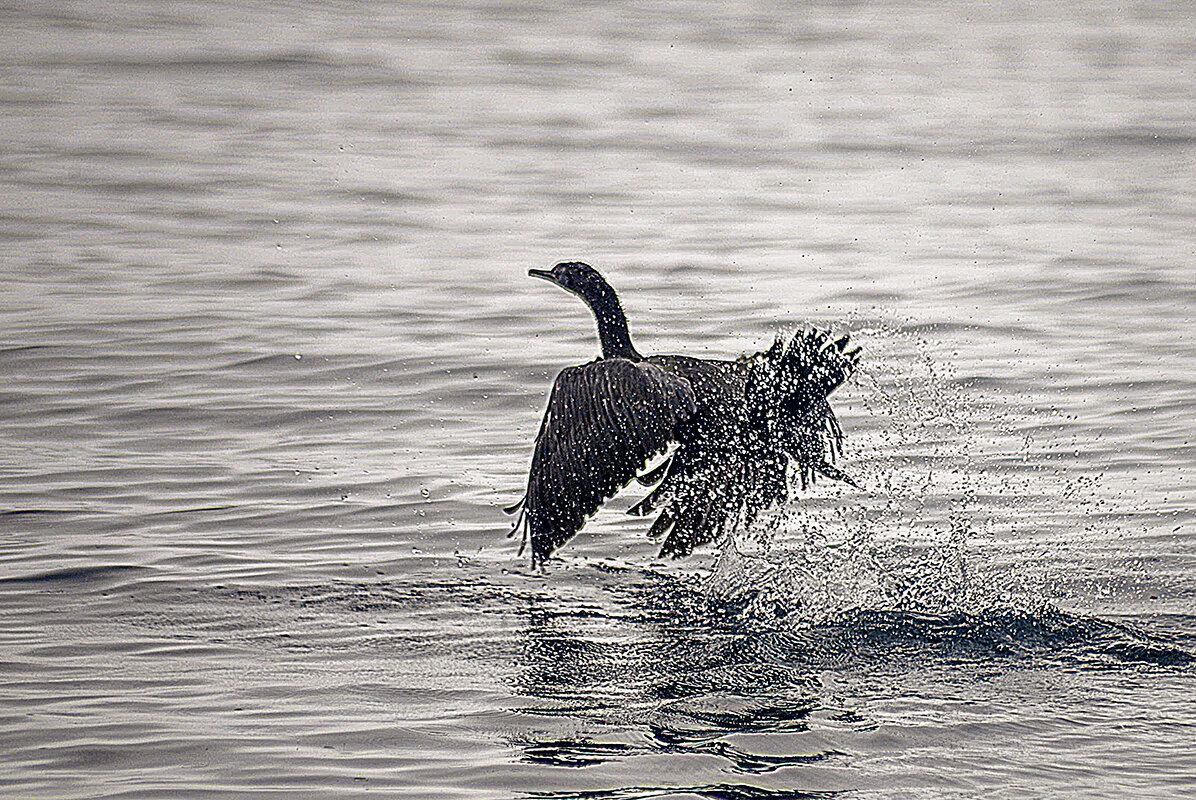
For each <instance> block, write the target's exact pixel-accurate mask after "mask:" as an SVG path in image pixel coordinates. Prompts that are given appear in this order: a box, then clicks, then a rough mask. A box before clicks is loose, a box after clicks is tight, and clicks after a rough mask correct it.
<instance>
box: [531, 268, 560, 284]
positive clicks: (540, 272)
mask: <svg viewBox="0 0 1196 800" xmlns="http://www.w3.org/2000/svg"><path fill="white" fill-rule="evenodd" d="M527 274H528V275H531V276H532V277H533V278H543V279H544V280H546V281H552V282H553V283H556V278H554V277H553V276H552V272H550V271H549V270H546V269H529V270H528V271H527Z"/></svg>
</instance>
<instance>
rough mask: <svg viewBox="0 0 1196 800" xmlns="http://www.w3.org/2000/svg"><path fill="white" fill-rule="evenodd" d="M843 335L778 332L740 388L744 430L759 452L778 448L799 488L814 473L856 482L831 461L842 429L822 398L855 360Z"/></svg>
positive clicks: (857, 353) (857, 356)
mask: <svg viewBox="0 0 1196 800" xmlns="http://www.w3.org/2000/svg"><path fill="white" fill-rule="evenodd" d="M848 344H849V337H848V336H843V337H841V338H839V339H832V338H831V335H830V334H829V333H828V332H826V331H822V330H818V329H810V330H804V331H799V332H797V333H796V334H793V335H792V336H789V337H786V336H778V337H777V338H776V341H774V342H773V345H772V347H770V348H769V349H768V350H766V351H765V352H763V353H759V354H757V355H756V356H754V357H753V358H752V363H751V371H750V373H749V375H748V379H747V384H746V386H745V387H744V400H745V403H744V413H745V415H746V418H745V420H744V422H745V426H744V427H745V429H746V430H745V432H746V434H747V437H748V438H749V439H751V440H753V444H755V445H756V446H758V447H760V448H761V449H762V450H763V451H765V452H776V451H777V450H780V451H782V452H784V453H785V454H787V455H788V456H790V457H791V458H792V459H793V460H794V461H796V462H797V466H798V475H799V476H800V479H801V485H802V488H803V489H804V488H806V487H807V486H808V485H809V484H811V483H813V482H814V478H815V475H825V476H826V477H828V478H831V479H833V480H838V481H844V482H846V483H849V484H851V485H852V486H856V485H857V484H856V482H855V481H853V480H852V479H851V478H850V477H849V476H848V475H847V474H846V473H844V472H843V471H842V470H840V469H839V468H838V467H836V466H835V465H834V462H835V460H836V459H837V458H838V457H839V452H840V447H841V445H842V443H843V429H842V428H840V427H839V421H838V420H837V419H836V418H835V412H834V411H833V410H832V409H831V406H830V403H829V402H828V401H827V397H828V396H829V395H830V394H831V392H833V391H834V390H835V389H837V388H838V387H839V386H840V385H841V384H842V383H843V382H844V381H846V380H847V379H848V378H849V377H851V373H852V372H853V371H854V370H855V366H856V364H857V363H858V362H859V359H860V349H859V348H858V347H856V348H851V349H848Z"/></svg>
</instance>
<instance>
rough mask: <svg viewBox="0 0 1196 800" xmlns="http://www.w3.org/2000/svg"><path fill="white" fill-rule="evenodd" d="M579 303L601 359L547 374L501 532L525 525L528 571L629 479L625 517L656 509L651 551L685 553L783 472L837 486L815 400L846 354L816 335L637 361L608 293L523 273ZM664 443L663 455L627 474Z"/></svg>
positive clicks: (592, 279) (823, 417)
mask: <svg viewBox="0 0 1196 800" xmlns="http://www.w3.org/2000/svg"><path fill="white" fill-rule="evenodd" d="M529 274H531V275H534V276H536V277H541V278H545V279H547V280H550V281H552V282H553V283H556V284H557V285H558V286H561V287H562V288H564V289H567V290H569V291H571V292H573V293H575V294H577V295H578V296H579V297H581V298H582V300H584V301H585V302H586V304H587V305H588V306H589V307H590V309H591V310H592V311H593V312H594V316H595V318H596V320H597V323H598V338H599V341H600V343H601V346H602V356H601V357H600V358H598V359H596V360H594V361H591V362H589V363H588V364H582V365H580V366H575V367H566V368H565V369H564V370H562V371H561V373H560V374H559V375H558V376H557V379H556V382H555V384H554V385H553V388H552V394H551V396H550V397H549V401H548V409H547V411H546V413H545V415H544V421H543V423H542V424H541V426H540V432H539V434H538V435H537V437H536V445H535V450H534V453H533V455H532V465H531V471H530V474H529V475H528V483H527V492H526V493H525V494H524V497H523V499H522V500H521V501H520V502H519V503H516V504H515V506H513V507H512V508H511V509H509V510H510V511H511V512H512V513H513V512H514V511H515V510H517V509H519V507H520V506H521V505H522V513H521V516H520V517H519V518H518V519H517V520H516V523H515V526H514V528H513V529H512V533H514V532H515V531H517V530H519V528H520V525H523V526H524V535H525V537H527V538H530V541H531V552H532V563H533V565H539V564H542V563H543V562H544V560H545V559H547V558H548V557H549V556H550V555H551V554H552V553H553V551H555V550H556V549H557V548H558V547H560V546H561V545H563V544H564V543H565V542H566V541H568V540H569V539H570V538H572V537H573V535H574V534H575V533H577V531H578V530H580V529H581V527H582V525H583V524H584V523H585V519H586V517H588V516H589V515H591V514H593V513H594V512H595V511H596V510H597V509H598V507H599V506H600V505H601V504H602V503H603V502H604V501H605V500H606V499H607V498H609V497H611V496H613V495H614V494H615V492H617V491H618V490H619V489H621V488H623V487H624V486H626V485H627V484H628V483H630V482H631V481H632V480H633V479H635V478H636V477H637V476H638V477H639V480H640V482H641V483H643V484H644V485H653V484H656V487H655V488H654V489H653V490H652V491H651V492H650V493H649V494H648V495H647V496H646V497H645V498H644V499H643V500H641V501H640V502H639V503H637V504H636V505H635V506H634V507H632V508H631V509H630V512H629V513H632V514H639V515H646V514H650V513H653V512H655V511H659V512H660V513H659V516H658V517H657V519H656V521H655V523H653V525H652V528H651V530H650V531H649V534H650V535H651V536H653V537H659V536H665V535H666V534H667V537H666V538H665V540H664V544H663V546H662V547H661V554H662V555H672V556H684V555H688V554H689V553H690V552H691V551H692V550H693V548H694V547H697V546H699V545H702V544H705V543H707V542H710V541H713V540H714V539H716V538H718V537H719V535H720V534H721V533H723V532H724V531H725V530H728V529H729V528H731V527H734V526H735V525H736V524H740V523H742V524H745V525H750V524H751V523H752V521H754V519H755V518H756V516H757V515H758V514H759V513H760V512H761V511H763V510H764V509H766V508H768V507H769V506H771V505H773V504H775V503H777V502H781V501H783V500H785V499H786V498H787V497H788V478H787V468H788V463H789V460H790V458H793V459H795V460H796V461H797V462H798V468H799V471H800V476H801V483H802V485H803V486H805V485H806V483H808V482H809V481H810V480H812V479H813V476H814V474H815V473H821V474H824V475H827V476H828V477H832V478H836V479H839V480H847V481H849V482H850V479H848V478H847V476H846V475H844V474H843V473H842V472H840V471H839V470H838V469H836V468H835V467H834V466H832V464H831V461H832V460H833V459H834V457H835V455H836V454H837V452H838V447H839V443H840V441H841V439H842V432H841V431H840V429H839V426H838V423H837V422H836V421H835V417H834V414H833V412H832V411H831V409H830V406H829V405H828V404H827V402H826V396H827V395H828V394H830V392H831V391H833V390H834V389H835V387H837V386H838V385H839V384H841V383H842V382H843V381H844V380H846V378H847V377H848V376H849V375H850V373H851V371H852V369H853V368H854V366H855V363H856V361H857V359H858V350H852V351H847V350H846V344H847V337H843V338H842V339H840V340H838V341H835V342H832V341H831V339H830V337H829V336H828V335H827V334H825V333H823V332H820V331H809V332H804V333H799V334H797V335H796V336H794V337H792V339H790V340H789V341H785V340H783V339H780V338H778V339H777V341H776V342H775V343H774V345H773V346H772V348H770V349H769V350H768V351H766V352H763V353H757V354H755V355H753V356H746V357H743V358H739V359H737V360H735V361H719V360H711V359H699V358H692V357H689V356H681V355H657V356H648V357H644V356H643V355H641V354H640V353H639V352H638V351H637V350H636V349H635V347H634V345H633V344H632V343H631V336H630V332H629V330H628V327H627V319H626V316H625V315H624V314H623V310H622V308H621V306H620V304H619V300H618V296H617V295H616V294H615V292H614V290H613V289H612V288H611V287H610V285H609V284H607V282H606V281H605V280H604V279H603V278H602V276H601V275H599V274H598V272H597V271H596V270H594V269H593V268H592V267H590V266H588V265H586V264H582V263H580V262H565V263H561V264H558V265H557V266H556V267H554V268H553V269H552V270H551V271H544V270H530V271H529ZM673 443H676V445H677V447H676V449H675V450H674V451H673V452H672V453H671V455H670V456H669V457H668V459H667V460H666V461H665V462H664V463H663V464H661V465H660V466H659V467H657V468H656V469H654V470H652V472H651V473H649V474H646V475H639V473H640V471H641V470H642V469H643V468H644V467H645V466H646V464H647V463H648V461H649V460H650V459H651V458H652V457H653V456H655V455H658V454H660V453H662V452H664V451H666V450H667V449H668V447H669V446H670V445H671V444H673Z"/></svg>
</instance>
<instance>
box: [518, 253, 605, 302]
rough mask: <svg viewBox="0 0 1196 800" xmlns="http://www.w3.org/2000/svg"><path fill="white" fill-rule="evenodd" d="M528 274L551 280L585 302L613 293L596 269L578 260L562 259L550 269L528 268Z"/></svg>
mask: <svg viewBox="0 0 1196 800" xmlns="http://www.w3.org/2000/svg"><path fill="white" fill-rule="evenodd" d="M527 274H528V275H531V276H533V277H536V278H543V279H544V280H546V281H552V282H553V283H555V284H556V285H557V286H559V287H561V288H562V289H566V290H568V291H570V292H573V293H574V294H576V295H578V296H580V297H581V299H583V300H585V301H586V302H587V303H592V302H593V301H595V300H598V299H600V298H602V297H603V296H604V295H607V294H614V290H613V289H611V288H610V284H609V283H607V282H606V280H605V279H603V277H602V276H601V275H600V274H598V270H596V269H594V268H593V267H591V266H590V265H589V264H583V263H582V262H580V261H562V262H561V263H560V264H557V265H556V266H555V267H553V268H552V269H529V270H528V271H527Z"/></svg>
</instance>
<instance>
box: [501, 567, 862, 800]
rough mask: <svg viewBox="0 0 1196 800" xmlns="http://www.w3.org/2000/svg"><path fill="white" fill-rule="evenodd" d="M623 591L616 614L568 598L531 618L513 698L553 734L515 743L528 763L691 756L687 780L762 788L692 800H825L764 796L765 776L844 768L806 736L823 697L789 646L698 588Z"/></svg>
mask: <svg viewBox="0 0 1196 800" xmlns="http://www.w3.org/2000/svg"><path fill="white" fill-rule="evenodd" d="M633 574H634V575H635V576H636V577H635V579H634V580H627V579H628V578H629V577H631V576H632V575H633ZM608 577H614V576H608ZM617 577H619V578H621V579H622V580H619V581H617V582H616V581H611V582H609V583H607V584H605V585H604V590H605V591H608V592H611V593H614V594H616V595H617V597H616V598H615V599H616V601H617V602H614V603H610V604H607V603H603V604H598V603H592V602H585V601H580V600H575V601H570V600H568V599H562V598H559V597H558V598H554V600H553V601H552V602H551V603H549V602H547V598H544V597H540V596H538V597H529V598H528V599H527V602H526V604H525V605H524V606H523V607H522V613H523V615H524V618H525V620H526V627H525V628H524V630H523V631H522V635H523V636H524V641H523V643H522V646H523V659H524V663H523V666H522V669H520V670H519V671H518V673H517V674H516V677H515V682H516V686H515V687H514V688H515V690H516V693H517V694H519V695H521V696H523V697H526V698H527V703H526V704H525V705H524V706H523V707H522V708H520V709H519V711H520V712H521V713H524V714H527V715H529V716H531V717H534V718H537V719H538V720H541V721H543V729H542V730H541V731H540V732H539V734H538V735H535V736H527V738H525V739H524V740H522V741H520V742H517V745H518V746H519V747H520V749H521V758H522V760H523V761H525V762H529V763H535V764H540V765H548V766H553V767H573V768H583V767H593V766H597V765H600V764H603V763H606V762H609V761H613V760H625V759H631V758H648V759H653V758H655V759H661V758H673V759H676V758H677V757H685V756H693V757H697V758H695V760H694V766H695V769H694V770H693V771H690V770H683V772H684V773H685V774H687V775H691V776H692V777H702V776H705V777H708V778H711V779H717V778H719V777H720V776H722V777H723V778H725V777H726V775H727V773H733V774H737V775H739V776H741V777H743V776H756V777H755V778H754V779H753V780H752V785H747V784H746V783H743V784H740V783H734V784H732V783H726V782H725V781H722V780H715V781H714V782H711V783H709V784H702V785H699V786H692V785H691V786H687V787H686V788H685V789H684V791H685V792H686V793H688V794H689V795H690V796H698V797H720V798H727V797H734V798H738V797H743V798H748V797H751V798H764V797H768V798H772V797H803V796H810V797H814V796H828V795H826V794H825V793H824V794H818V793H817V792H815V793H813V794H811V793H801V792H796V793H795V791H794V790H793V789H792V788H787V789H785V790H784V791H783V792H781V791H780V790H779V789H776V790H774V789H769V788H765V787H763V786H759V785H756V784H757V783H760V780H759V778H761V777H762V776H765V775H766V774H774V773H778V771H781V770H784V769H785V768H793V767H802V766H806V765H811V764H817V763H819V762H825V761H827V760H830V759H834V758H835V757H836V756H841V755H842V754H841V753H838V752H836V751H834V750H830V749H827V748H825V747H821V746H817V745H816V743H815V742H813V741H807V737H806V736H805V735H804V734H806V733H807V731H808V729H809V719H810V715H811V714H812V713H813V712H814V711H815V710H816V709H818V708H819V707H820V704H821V700H820V695H821V694H822V691H823V690H822V684H821V681H820V680H819V678H818V675H817V672H816V671H811V670H810V669H809V665H808V664H798V663H795V662H789V661H787V660H786V659H784V658H783V657H779V656H780V655H781V654H782V653H783V652H784V647H783V645H782V644H781V643H780V642H778V641H776V637H777V636H779V635H782V634H781V632H780V631H778V630H773V631H769V630H749V629H748V628H746V627H745V625H744V622H743V620H742V618H737V617H736V616H735V615H734V614H730V613H727V612H726V611H725V610H720V609H718V608H714V607H711V606H710V605H709V604H708V602H707V600H706V599H705V597H704V595H703V594H702V593H701V591H700V586H699V585H698V584H697V583H696V582H691V581H687V580H684V579H678V578H673V577H668V576H663V575H658V574H654V573H651V572H635V573H633V572H631V571H627V572H623V573H622V574H621V575H619V576H617ZM612 608H613V609H619V610H618V611H613V612H612V611H610V610H609V609H612ZM712 756H713V757H715V758H714V759H711V757H712ZM671 763H673V767H672V768H671V769H669V770H668V771H669V772H670V773H674V776H676V774H680V773H677V768H678V767H677V763H678V762H671ZM712 765H713V768H712ZM745 780H746V779H745ZM670 783H672V781H670ZM661 791H662V790H661V789H660V788H659V787H656V788H650V787H639V788H637V789H626V790H619V792H616V793H613V794H612V793H610V792H609V790H603V792H598V793H577V792H574V793H571V794H560V795H556V794H553V795H545V796H552V797H561V798H564V797H571V798H582V797H587V798H589V797H592V798H599V797H612V798H613V797H640V796H660V792H661ZM670 791H680V790H678V789H673V790H670ZM538 796H539V795H538Z"/></svg>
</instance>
